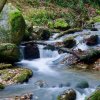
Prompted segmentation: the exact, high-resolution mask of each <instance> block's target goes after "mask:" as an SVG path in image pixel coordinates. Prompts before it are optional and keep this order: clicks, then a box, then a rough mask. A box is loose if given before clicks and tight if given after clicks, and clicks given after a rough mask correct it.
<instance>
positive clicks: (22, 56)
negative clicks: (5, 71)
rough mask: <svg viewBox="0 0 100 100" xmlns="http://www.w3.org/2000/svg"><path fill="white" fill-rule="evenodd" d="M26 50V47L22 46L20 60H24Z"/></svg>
mask: <svg viewBox="0 0 100 100" xmlns="http://www.w3.org/2000/svg"><path fill="white" fill-rule="evenodd" d="M24 48H25V46H23V45H20V53H21V55H20V60H23V59H24Z"/></svg>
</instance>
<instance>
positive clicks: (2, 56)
mask: <svg viewBox="0 0 100 100" xmlns="http://www.w3.org/2000/svg"><path fill="white" fill-rule="evenodd" d="M19 56H20V51H19V48H18V47H17V46H16V45H15V44H12V43H2V44H0V62H10V63H13V62H15V61H18V59H19Z"/></svg>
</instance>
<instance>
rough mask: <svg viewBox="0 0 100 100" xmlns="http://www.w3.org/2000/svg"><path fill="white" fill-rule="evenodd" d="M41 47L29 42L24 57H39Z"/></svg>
mask: <svg viewBox="0 0 100 100" xmlns="http://www.w3.org/2000/svg"><path fill="white" fill-rule="evenodd" d="M39 57H40V54H39V49H38V47H37V45H35V44H27V45H26V46H25V48H24V59H36V58H39Z"/></svg>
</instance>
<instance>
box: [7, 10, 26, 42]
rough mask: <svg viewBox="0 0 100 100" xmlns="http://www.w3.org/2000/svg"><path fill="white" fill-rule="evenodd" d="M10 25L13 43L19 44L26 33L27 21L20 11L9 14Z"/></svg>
mask: <svg viewBox="0 0 100 100" xmlns="http://www.w3.org/2000/svg"><path fill="white" fill-rule="evenodd" d="M9 23H10V25H11V34H12V35H11V36H12V41H13V43H17V44H19V43H20V41H21V39H22V37H23V35H24V33H25V27H26V25H25V21H24V18H23V16H22V14H21V12H20V11H19V10H14V11H11V12H10V13H9Z"/></svg>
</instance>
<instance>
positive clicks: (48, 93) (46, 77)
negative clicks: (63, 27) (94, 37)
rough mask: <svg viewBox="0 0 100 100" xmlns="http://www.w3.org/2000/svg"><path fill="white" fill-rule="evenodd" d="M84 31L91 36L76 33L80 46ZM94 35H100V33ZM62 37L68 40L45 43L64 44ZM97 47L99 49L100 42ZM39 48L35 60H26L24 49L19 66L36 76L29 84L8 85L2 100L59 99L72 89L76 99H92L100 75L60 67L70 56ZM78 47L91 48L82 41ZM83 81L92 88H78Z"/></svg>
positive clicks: (40, 46)
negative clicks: (21, 99)
mask: <svg viewBox="0 0 100 100" xmlns="http://www.w3.org/2000/svg"><path fill="white" fill-rule="evenodd" d="M96 26H97V28H98V29H99V28H100V27H99V26H100V25H98V24H97V25H96ZM84 32H86V33H88V32H89V30H84V31H82V32H76V33H75V34H74V35H75V36H76V38H75V39H76V40H77V43H78V42H80V41H81V40H82V39H83V38H82V33H84ZM79 33H81V36H77V34H79ZM92 33H93V34H99V35H100V31H96V32H92ZM69 36H70V35H69ZM54 37H55V36H54ZM66 37H67V36H66ZM62 38H65V36H64V37H61V38H59V39H57V40H54V39H53V37H52V38H51V39H50V40H49V41H46V42H48V43H53V42H57V41H62ZM97 47H100V43H99V44H98V45H97ZM38 48H39V52H40V58H38V59H33V60H25V59H24V54H23V50H24V47H23V48H22V49H21V50H22V51H21V52H22V55H23V59H22V60H21V61H20V62H18V63H17V64H18V65H21V66H22V67H25V68H29V69H31V70H32V71H33V77H32V78H30V80H29V81H28V82H27V83H26V82H25V83H23V84H17V85H10V86H7V87H6V88H5V89H4V90H3V91H0V100H6V99H4V98H6V97H12V96H16V95H17V96H20V95H22V94H25V93H33V100H57V96H58V95H59V94H61V93H62V92H63V91H64V90H67V89H69V88H73V89H74V90H75V91H76V93H77V99H76V100H84V99H85V97H86V96H89V95H90V94H91V93H92V92H93V91H95V89H96V87H97V86H99V85H100V72H95V71H94V72H93V71H91V72H84V71H81V70H78V71H77V70H75V69H68V67H69V66H68V67H67V66H63V65H62V64H59V62H60V61H61V60H62V58H63V57H64V56H65V55H67V54H64V53H63V54H59V53H58V51H56V50H54V51H51V50H48V49H44V46H42V45H38ZM77 48H81V49H82V50H85V49H88V48H90V47H88V46H86V45H85V44H84V43H82V42H80V43H79V44H78V45H77V47H76V48H75V49H77ZM81 81H87V82H88V83H89V88H85V89H80V88H76V85H77V84H78V83H80V82H81ZM40 82H42V83H43V85H42V86H40Z"/></svg>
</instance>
